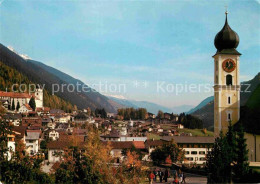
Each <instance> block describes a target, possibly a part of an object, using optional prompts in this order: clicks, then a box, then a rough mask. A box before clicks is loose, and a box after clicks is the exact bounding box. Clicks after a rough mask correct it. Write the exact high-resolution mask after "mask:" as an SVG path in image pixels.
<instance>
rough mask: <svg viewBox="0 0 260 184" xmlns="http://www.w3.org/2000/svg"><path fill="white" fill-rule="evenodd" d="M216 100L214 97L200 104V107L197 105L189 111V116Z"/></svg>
mask: <svg viewBox="0 0 260 184" xmlns="http://www.w3.org/2000/svg"><path fill="white" fill-rule="evenodd" d="M213 100H214V96H210V97H208V98H206V99H204V100H202V102H200V103H199V105H197V106H196V107H194V108H192V109H191V110H189V111H187V112H186V113H187V114H191V113H193V112H195V111H197V110H198V109H200V108H202V107H204V106H205V105H207V104H208V103H209V102H211V101H213Z"/></svg>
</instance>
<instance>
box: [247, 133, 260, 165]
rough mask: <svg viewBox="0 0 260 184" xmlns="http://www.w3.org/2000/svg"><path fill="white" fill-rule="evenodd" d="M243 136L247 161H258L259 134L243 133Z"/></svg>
mask: <svg viewBox="0 0 260 184" xmlns="http://www.w3.org/2000/svg"><path fill="white" fill-rule="evenodd" d="M245 138H246V143H247V149H248V159H249V161H251V162H260V135H255V136H254V135H253V134H249V133H245ZM255 150H256V153H255ZM255 156H256V158H255Z"/></svg>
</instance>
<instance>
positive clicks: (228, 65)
mask: <svg viewBox="0 0 260 184" xmlns="http://www.w3.org/2000/svg"><path fill="white" fill-rule="evenodd" d="M222 68H223V70H225V71H226V72H232V71H234V70H235V68H236V63H235V61H233V60H232V59H226V60H225V61H223V63H222Z"/></svg>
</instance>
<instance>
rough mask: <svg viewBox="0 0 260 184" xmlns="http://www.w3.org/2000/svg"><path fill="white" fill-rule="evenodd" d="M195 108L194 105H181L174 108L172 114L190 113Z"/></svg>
mask: <svg viewBox="0 0 260 184" xmlns="http://www.w3.org/2000/svg"><path fill="white" fill-rule="evenodd" d="M193 108H194V106H193V105H180V106H176V107H172V108H171V110H172V112H174V113H176V114H180V113H182V112H185V113H187V112H189V111H191V109H193Z"/></svg>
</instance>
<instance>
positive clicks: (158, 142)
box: [145, 140, 165, 147]
mask: <svg viewBox="0 0 260 184" xmlns="http://www.w3.org/2000/svg"><path fill="white" fill-rule="evenodd" d="M164 143H165V141H162V140H146V141H145V145H146V147H150V146H161V145H163V144H164Z"/></svg>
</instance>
